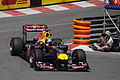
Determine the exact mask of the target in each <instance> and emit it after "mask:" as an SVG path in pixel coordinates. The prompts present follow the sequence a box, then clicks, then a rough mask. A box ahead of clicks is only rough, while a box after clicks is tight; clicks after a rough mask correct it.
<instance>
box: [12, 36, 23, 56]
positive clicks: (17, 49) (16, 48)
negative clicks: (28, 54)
mask: <svg viewBox="0 0 120 80" xmlns="http://www.w3.org/2000/svg"><path fill="white" fill-rule="evenodd" d="M23 47H24V44H23V41H22V39H21V38H20V37H13V38H12V39H11V41H10V52H11V55H12V56H18V55H19V54H20V53H22V51H23Z"/></svg>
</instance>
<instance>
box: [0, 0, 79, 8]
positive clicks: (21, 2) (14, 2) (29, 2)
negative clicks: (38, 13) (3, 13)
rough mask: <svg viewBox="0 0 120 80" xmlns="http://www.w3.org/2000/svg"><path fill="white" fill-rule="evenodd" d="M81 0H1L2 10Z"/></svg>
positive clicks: (0, 6)
mask: <svg viewBox="0 0 120 80" xmlns="http://www.w3.org/2000/svg"><path fill="white" fill-rule="evenodd" d="M71 1H80V0H0V10H7V9H16V8H26V7H37V6H42V5H49V4H56V3H64V2H71Z"/></svg>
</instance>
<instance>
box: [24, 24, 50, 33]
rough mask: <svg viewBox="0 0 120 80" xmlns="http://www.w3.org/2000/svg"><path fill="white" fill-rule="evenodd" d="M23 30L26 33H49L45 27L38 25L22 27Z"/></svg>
mask: <svg viewBox="0 0 120 80" xmlns="http://www.w3.org/2000/svg"><path fill="white" fill-rule="evenodd" d="M23 30H25V31H26V32H43V31H50V30H49V29H48V26H47V25H39V24H37V25H36V24H31V25H24V26H23Z"/></svg>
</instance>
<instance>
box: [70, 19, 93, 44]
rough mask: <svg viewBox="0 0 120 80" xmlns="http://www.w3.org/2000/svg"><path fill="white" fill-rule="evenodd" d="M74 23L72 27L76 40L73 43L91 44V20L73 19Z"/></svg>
mask: <svg viewBox="0 0 120 80" xmlns="http://www.w3.org/2000/svg"><path fill="white" fill-rule="evenodd" d="M73 22H74V25H72V27H73V28H74V29H73V31H74V34H73V37H74V39H72V40H73V41H74V43H73V44H79V45H86V46H90V45H89V42H90V40H89V38H90V37H91V36H90V32H91V30H90V24H91V22H88V21H80V20H79V19H73Z"/></svg>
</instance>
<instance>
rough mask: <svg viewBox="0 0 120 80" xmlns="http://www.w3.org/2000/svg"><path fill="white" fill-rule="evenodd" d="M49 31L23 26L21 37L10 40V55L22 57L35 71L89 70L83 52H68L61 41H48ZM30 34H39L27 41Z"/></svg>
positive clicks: (41, 26)
mask: <svg viewBox="0 0 120 80" xmlns="http://www.w3.org/2000/svg"><path fill="white" fill-rule="evenodd" d="M49 31H50V30H49V29H48V26H47V25H24V26H23V33H22V37H13V38H12V39H11V40H10V52H11V55H12V56H17V55H24V56H25V58H26V60H27V61H28V62H29V63H30V66H31V67H32V68H34V69H35V70H85V71H87V70H89V65H88V63H87V60H86V54H85V51H84V50H82V49H76V50H73V51H69V50H68V46H67V45H65V44H64V43H63V41H62V39H60V38H52V39H50V37H51V34H50V32H49ZM30 32H32V33H38V32H39V34H38V35H37V36H36V37H33V38H32V39H28V33H30ZM30 36H31V35H30Z"/></svg>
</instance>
